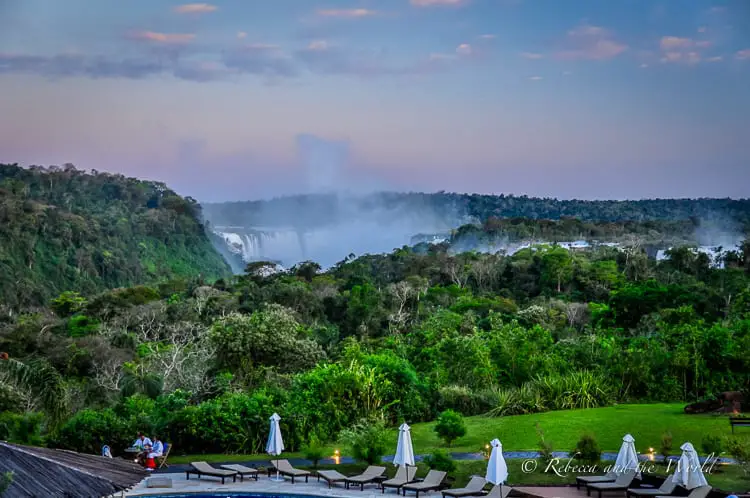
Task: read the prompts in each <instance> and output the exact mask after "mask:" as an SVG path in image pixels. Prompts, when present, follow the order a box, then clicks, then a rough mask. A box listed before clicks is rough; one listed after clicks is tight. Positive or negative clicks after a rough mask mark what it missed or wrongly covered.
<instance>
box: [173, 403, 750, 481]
mask: <svg viewBox="0 0 750 498" xmlns="http://www.w3.org/2000/svg"><path fill="white" fill-rule="evenodd" d="M683 407H684V404H682V403H679V404H638V405H617V406H612V407H607V408H593V409H589V410H568V411H557V412H545V413H536V414H532V415H517V416H510V417H495V418H488V417H481V416H479V417H467V418H466V419H465V420H466V428H467V432H466V436H464V437H462V438H460V439H459V440H457V441H456V442H454V444H453V446H452V447H451V448H446V447H445V446H444V444H443V442H442V441H441V440H439V439H438V437H437V435H436V434H435V433H434V431H433V428H434V426H435V424H434V423H421V424H414V425H413V426H412V428H411V432H412V442H413V444H414V452H415V453H416V454H427V453H431V452H432V451H434V450H435V449H438V448H440V449H448V450H449V451H451V452H470V453H475V452H479V451H481V449H482V448H484V445H485V444H487V443H488V442H489V441H490V440H492V439H494V438H498V439H500V441H502V443H503V450H504V451H506V452H507V451H521V450H532V451H533V450H536V449H537V441H538V437H537V433H536V424H537V423H539V425H540V426H541V427H542V429H543V430H544V433H545V438H546V439H547V441H549V442H551V443H552V445H553V449H554V450H555V451H569V450H571V449H572V448H573V446H575V443H576V442H577V441H578V439H579V438H580V436H581V434H583V433H584V432H590V433H592V434H594V436H595V437H596V439H597V441H598V442H599V446H600V447H601V449H602V450H603V451H610V452H616V451H617V450H619V448H620V444H621V443H622V436H623V435H624V434H626V433H630V434H632V435H633V437H635V441H636V449H637V450H638V451H639V452H641V453H645V452H646V451H647V449H648V448H649V447H653V448H655V449H657V451H658V448H659V446H660V445H661V436H662V434H663V433H665V432H667V431H669V432H671V433H672V436H673V450H672V453H673V454H679V453H680V450H679V447H680V445H681V444H682V443H683V442H685V441H690V442H692V443H693V445H694V446H695V447H696V449H697V450H698V452H699V453H702V451H701V448H700V446H701V441H702V440H703V437H704V436H705V435H708V434H714V435H718V436H725V435H730V434H731V428H730V426H729V422H728V421H727V417H726V416H719V415H685V414H684V412H683ZM745 432H748V433H750V431H743V430H742V429H738V430H737V434H738V436H739V435H741V436H747V435H750V434H747V435H746V434H745ZM392 438H393V450H392V451H395V448H396V440H397V436H396V430H395V429H394V430H393V432H392ZM335 448H338V449H340V451H341V454H342V455H346V454H347V450H346V448H345V447H343V446H341V445H335V444H331V445H329V447H328V451H327V454H329V455H330V454H333V450H334V449H335ZM284 457H285V458H304V455H302V454H301V453H284ZM268 459H269V456H268V455H266V454H260V455H195V456H190V455H188V456H179V454H173V455H171V456H170V458H169V460H170V462H172V463H188V462H190V461H196V460H205V461H208V462H228V461H245V462H248V461H258V460H266V461H267V460H268ZM506 461H507V464H508V470H509V473H510V478H509V482H510V484H513V485H522V484H526V485H529V484H556V483H560V484H565V483H567V482H575V481H574V479H573V478H574V476H568V478H567V479H566V478H561V477H559V476H557V475H555V474H554V473H544V472H542V471H541V470H543V465H542V464H541V463H540V464H539V467H542V469H539V468H538V469H537V471H536V472H532V473H525V472H523V471H522V470H521V465H522V464H523V460H521V459H507V460H506ZM456 465H457V470H456V472H454V473H452V475H453V476H455V478H456V484H457V485H462V484H464V483H465V482H466V481H468V477H469V476H470V475H473V474H480V475H483V474H484V470H485V465H486V464H485V462H483V461H457V462H456ZM334 467H335V468H337V469H339V471H341V472H344V473H347V472H349V471H351V472H352V473H353V472H355V471H357V470H360V469H362V468H363V466H361V465H343V464H342V465H338V466H334ZM321 468H323V467H321ZM657 470H658V466H657ZM663 470H665V468H664V469H663ZM663 470H662V472H663ZM422 472H426V471H425V469H422ZM571 479H573V480H571ZM707 479H708V481H709V483H710V484H711V485H713V486H714V487H716V488H719V489H722V490H725V491H746V490H748V489H750V480H748V479H747V478H746V477H745V476H744V475H743V474H742V471H741V470H740V469H739V468H738V467H736V466H724V467H723V468H722V471H721V472H718V473H714V474H712V475H710V476H707Z"/></svg>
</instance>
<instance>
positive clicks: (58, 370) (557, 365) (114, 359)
mask: <svg viewBox="0 0 750 498" xmlns="http://www.w3.org/2000/svg"><path fill="white" fill-rule="evenodd" d="M6 169H8V168H6ZM11 169H12V168H11ZM4 171H5V170H4ZM21 171H22V172H24V173H23V174H29V175H32V176H33V175H37V176H38V177H39V178H46V179H49V178H52V179H53V180H60V179H62V178H65V179H67V180H66V181H68V182H73V183H74V184H75V185H78V183H85V182H84V180H85V181H86V182H94V184H95V185H99V187H98V188H99V190H102V191H106V192H108V190H107V188H105V186H106V185H110V184H116V185H119V184H120V183H118V182H125V184H126V185H128V182H129V180H126V179H117V178H115V179H109V180H108V181H104V178H102V179H101V180H102V181H101V184H98V183H96V181H98V180H97V179H99V176H98V175H82V174H77V173H75V172H74V171H67V172H66V171H61V172H53V173H49V172H44V173H42V172H36V171H31V172H27V170H21ZM19 174H20V173H19ZM35 178H36V177H35ZM28 182H29V183H30V184H31V185H34V187H33V188H32V189H31V192H42V189H46V190H44V192H47V191H48V190H49V191H50V192H51V193H49V194H44V195H49V196H52V197H53V198H56V197H55V196H56V195H57V194H56V192H57V188H56V187H55V185H54V184H53V185H52V187H49V186H48V185H46V184H45V185H42V184H41V183H39V182H37V183H34V181H32V180H28ZM76 182H78V183H76ZM11 183H12V184H13V185H16V184H15V183H13V182H12V181H10V182H8V181H7V180H6V181H5V183H3V185H5V187H2V188H4V189H10V190H12V189H13V188H16V187H12V188H11V187H8V185H10V184H11ZM21 183H22V184H25V183H24V182H21ZM152 187H153V184H146V185H140V184H139V183H134V184H133V186H132V189H134V192H140V191H141V190H144V189H145V191H146V192H151V191H150V190H149V188H152ZM82 188H83V187H82ZM88 188H92V187H88ZM21 190H23V189H21ZM83 191H84V192H86V189H85V188H84V189H83ZM157 191H159V192H161V193H162V194H165V191H162V190H159V189H157ZM114 192H120V193H122V192H130V190H129V188H125V187H122V189H121V190H117V189H115V190H114ZM18 195H26V194H23V193H20V194H13V196H11V197H10V198H11V199H16V197H17V196H18ZM29 195H32V194H29ZM35 195H36V196H37V197H38V196H40V195H42V194H41V193H37V194H33V195H32V197H34V196H35ZM108 195H109V194H108ZM118 195H119V194H118ZM122 195H124V194H122ZM79 197H80V196H79ZM83 197H84V198H85V196H83ZM167 197H169V198H171V194H170V195H167ZM127 198H128V199H131V200H132V202H133V203H134V204H132V205H131V204H128V202H130V201H127V202H126V201H118V199H120V197H117V196H116V195H114V194H111V196H110V197H108V199H109V200H108V201H107V203H106V205H101V204H96V202H98V201H95V200H93V199H89V200H84V199H83V198H81V199H79V198H78V197H74V198H71V199H70V201H69V205H70V206H69V207H66V209H68V211H70V212H74V211H76V210H83V209H93V210H95V211H97V212H99V213H107V212H109V211H108V209H109V206H120V207H121V208H122V209H125V206H126V205H127V206H129V207H128V209H131V210H132V211H133V212H134V213H135V214H133V213H131V218H128V220H132V219H136V218H137V219H141V218H139V216H144V217H146V218H147V217H148V216H156V217H157V218H159V220H160V222H159V228H156V227H154V228H153V230H163V229H165V228H164V227H165V224H166V225H168V223H167V221H168V220H171V221H174V222H175V223H177V226H182V225H180V222H179V221H177V220H180V219H183V218H179V217H178V218H175V217H174V215H170V214H169V213H168V212H169V211H171V210H172V209H171V208H167V207H164V206H162V207H159V203H158V202H157V204H156V205H155V207H149V202H150V201H149V199H151V197H147V198H146V201H145V202H146V206H145V207H143V206H142V201H143V198H142V197H139V196H138V195H135V193H131V194H129V196H128V197H127ZM157 199H161V200H160V201H159V202H162V201H163V200H165V199H166V198H162V197H159V196H157ZM511 200H512V202H513V203H516V202H518V203H522V201H521V200H519V198H514V199H511ZM511 200H509V199H508V198H505V200H503V202H511ZM34 202H37V201H34ZM55 202H57V201H55ZM60 202H62V201H60ZM175 202H176V201H175ZM523 202H526V201H523ZM550 202H551V203H552V201H550ZM555 202H556V201H555ZM654 202H655V203H656V204H655V206H662V207H663V208H664V209H668V208H669V209H672V208H674V209H678V207H679V206H683V204H681V203H680V202H678V201H674V202H673V203H672V204H670V202H672V201H669V202H667V201H665V203H663V204H660V203H659V202H657V201H654ZM700 202H703V201H699V203H700ZM706 202H708V201H706ZM711 202H714V201H711ZM715 202H718V203H720V204H721V203H724V204H725V206H724V207H725V208H727V209H730V208H731V209H736V210H741V209H742V206H743V205H744V204H742V203H741V202H740V204H732V203H733V202H735V201H715ZM737 202H739V201H737ZM88 203H91V204H90V205H89V204H88ZM122 203H125V204H122ZM171 203H172V201H170V203H168V204H169V205H172V204H171ZM58 204H59V203H58ZM178 204H179V203H178ZM553 204H554V203H552V204H550V206H552V205H553ZM709 204H710V203H709ZM56 205H57V204H56ZM63 205H65V204H64V203H63ZM519 205H520V204H519ZM87 206H88V207H87ZM620 206H621V207H622V208H623V209H625V207H623V206H625V205H620ZM670 206H672V207H671V208H670ZM675 206H678V207H675ZM685 206H688V204H685ZM94 207H95V208H96V209H94ZM600 207H601V206H600ZM693 207H695V206H693ZM488 209H489V208H488ZM549 209H550V210H551V209H552V207H549ZM586 209H589V208H586ZM602 209H604V207H602ZM680 209H682V210H688V211H690V212H691V213H692V214H695V212H697V211H696V210H698V211H700V209H703V208H700V209H698V208H695V209H693V208H689V209H688V208H687V207H684V206H683V207H679V209H678V210H680ZM53 211H57V210H53ZM152 211H153V213H152V214H150V215H149V214H148V213H150V212H152ZM162 211H165V212H164V213H162ZM80 212H81V213H83V212H84V211H80ZM118 212H119V211H118ZM129 212H130V211H129ZM542 212H548V211H542V210H540V211H539V213H542ZM549 212H552V211H549ZM680 212H683V211H680ZM139 213H140V214H139ZM160 213H162V214H160ZM189 213H190V216H189V219H190V220H192V221H191V222H190V223H192V225H191V226H193V227H194V228H196V230H197V232H194V234H195V236H196V237H199V238H200V240H203V241H204V242H206V239H205V238H204V235H202V233H203V232H202V231H201V230H202V229H200V226H199V224H197V222H196V221H195V220H196V213H195V211H189ZM120 214H122V213H120ZM495 214H497V213H495ZM162 215H163V216H167V218H164V219H162V218H160V216H162ZM14 216H15V215H14ZM77 216H78V215H77ZM80 216H83V215H80ZM92 216H93V215H92ZM133 216H135V218H133ZM186 216H187V215H186ZM644 216H645V215H644ZM91 219H95V218H91ZM97 219H98V218H97ZM185 220H187V218H185ZM97 223H100V225H99V226H102V227H104V226H106V227H107V230H115V229H116V228H115V227H116V226H117V224H116V223H115V222H114V221H113V220H109V221H108V222H107V223H106V224H105V223H104V221H101V220H100V221H99V222H97ZM128 223H130V221H128ZM566 223H567V222H566ZM523 224H524V225H526V226H532V225H533V222H531V221H525V222H524V223H523ZM543 225H544V226H548V224H547V223H546V222H545V223H544V224H543ZM13 226H16V225H13ZM185 226H187V225H185ZM519 226H520V224H519ZM540 226H541V225H540ZM183 228H184V227H183ZM3 229H4V228H0V230H3ZM14 230H15V229H14ZM169 230H172V229H171V228H170V229H169ZM14 233H15V232H14ZM50 233H56V232H50ZM134 233H135V232H134ZM138 233H141V232H138ZM154 233H157V232H154ZM158 233H161V234H162V236H164V237H167V239H168V238H169V237H171V235H169V234H168V233H164V232H158ZM170 233H172V232H170ZM191 233H193V232H191ZM121 236H122V234H117V233H115V234H113V235H112V237H113V238H116V241H113V244H115V245H117V244H119V245H118V247H121V248H122V249H123V250H126V249H125V248H126V247H129V246H128V244H129V243H130V242H128V241H130V240H132V239H127V238H125V239H123V240H120V237H121ZM167 239H163V240H167ZM39 240H40V241H44V240H46V239H45V237H42V236H40V238H39ZM185 240H187V239H185ZM196 240H197V239H196ZM7 247H11V250H10V252H12V253H13V254H15V252H13V251H16V249H12V248H13V247H16V246H15V245H13V246H7ZM19 247H20V246H19ZM0 251H2V254H6V253H9V252H8V249H7V248H6V246H5V245H2V247H1V248H0ZM135 259H138V256H137V252H136V257H135ZM1 261H5V260H2V259H0V264H3V263H2V262H1ZM191 266H192V265H191ZM198 266H200V265H198ZM271 266H272V265H270V264H267V263H263V262H259V263H254V264H251V265H248V267H247V268H246V271H245V272H244V273H243V274H241V275H236V276H234V277H231V278H230V277H227V278H223V279H218V280H216V281H215V282H214V283H212V284H210V285H207V284H206V283H205V282H204V281H203V280H202V279H199V278H185V279H174V280H164V281H161V283H159V284H158V285H156V284H152V285H150V286H147V285H135V286H129V287H125V288H116V289H114V290H101V288H102V287H100V286H99V284H97V285H95V286H93V287H87V286H86V285H81V282H80V281H78V280H76V281H68V280H65V281H59V280H56V278H57V277H55V275H54V274H52V276H51V277H50V278H49V279H47V280H48V281H49V287H48V288H46V289H47V290H45V291H44V292H42V293H41V294H40V296H42V295H44V296H48V299H46V301H45V304H46V307H41V306H35V307H22V306H20V305H19V306H15V307H14V308H13V310H14V311H13V312H12V313H3V314H2V315H0V351H3V352H7V353H8V354H9V355H10V360H0V412H8V413H11V414H12V415H11V416H10V417H11V418H8V419H7V421H8V422H7V423H6V424H5V426H6V429H2V428H1V427H2V426H0V430H5V432H6V433H7V434H9V438H10V439H15V440H21V439H31V438H39V437H41V438H44V440H45V441H46V443H47V444H50V445H55V446H61V447H65V448H71V449H77V450H81V451H87V452H94V453H98V452H99V450H100V448H101V445H102V444H109V445H110V446H111V447H112V448H115V451H117V448H121V447H123V446H125V445H128V444H129V443H130V442H131V441H132V439H133V437H134V434H135V433H136V432H137V431H139V430H143V431H148V432H150V433H152V434H157V435H159V436H161V438H162V439H163V440H165V441H168V442H171V443H173V444H175V447H177V448H180V450H181V451H184V452H187V453H252V452H258V451H262V447H263V444H264V442H265V435H266V432H267V426H268V417H270V415H271V414H272V413H274V412H278V413H279V414H281V416H282V421H281V424H282V431H283V432H284V436H285V443H286V446H287V448H289V450H292V451H294V450H296V449H300V448H302V447H303V446H304V447H305V449H306V451H308V452H310V453H311V454H313V453H316V446H317V447H318V448H319V445H321V444H325V443H326V442H329V441H336V440H338V439H339V438H341V437H342V434H343V435H345V436H346V437H345V439H347V441H348V442H349V443H350V446H351V447H352V450H353V451H354V452H356V453H357V455H358V457H359V458H362V459H364V460H367V459H373V458H375V457H376V456H377V454H378V453H381V454H382V451H383V450H382V449H380V448H381V447H380V446H379V436H378V434H380V432H381V429H382V426H381V424H385V425H386V426H387V425H397V424H398V423H401V422H403V421H408V422H409V423H415V422H420V421H430V420H434V419H436V418H438V415H439V414H441V413H442V414H443V415H442V416H440V417H439V423H438V426H439V427H440V432H439V433H440V436H441V437H442V438H443V439H444V440H445V441H446V444H451V443H452V442H453V441H454V440H455V439H456V438H460V437H461V436H462V433H461V426H462V425H463V423H462V422H461V416H468V415H474V414H484V413H489V414H491V415H495V416H502V415H509V414H522V413H535V412H542V411H546V410H559V409H570V408H591V407H598V406H606V405H610V404H612V403H615V402H623V401H657V400H661V401H675V400H684V401H688V400H690V401H693V400H696V399H701V398H703V397H707V396H710V395H712V394H714V393H716V392H719V391H726V390H747V388H748V387H749V386H750V357H748V355H747V354H746V352H747V350H748V349H750V244H747V243H746V244H745V245H743V246H742V248H741V250H740V251H737V252H734V253H731V254H729V255H727V256H726V258H725V261H724V267H723V268H717V267H714V266H712V265H711V264H710V261H709V260H708V259H707V258H706V257H705V256H702V255H700V254H696V253H695V252H693V251H691V250H690V249H688V248H684V247H682V248H677V249H674V250H671V251H670V252H669V253H668V258H667V259H666V260H664V261H655V260H654V259H652V258H649V257H648V255H647V254H646V251H645V250H644V249H643V247H641V246H638V245H637V244H635V245H632V246H626V247H623V248H622V249H617V248H613V247H593V248H590V249H587V250H582V251H569V250H567V249H565V248H562V247H559V246H555V245H542V246H535V247H530V248H526V249H523V250H520V251H517V252H515V253H513V254H478V253H474V252H467V253H459V254H454V253H453V252H452V251H449V250H447V248H446V247H443V246H434V247H430V248H428V249H426V250H416V249H409V248H403V249H399V250H396V251H394V252H393V253H391V254H385V255H377V256H376V255H370V256H363V257H360V258H347V259H346V260H344V261H342V262H340V263H339V264H337V265H335V266H334V267H333V268H331V269H329V270H328V271H325V272H324V271H321V268H320V267H319V266H318V265H316V264H315V263H312V262H305V263H302V264H299V265H297V266H295V267H293V268H291V269H289V270H288V271H283V272H277V273H272V272H269V271H267V270H268V269H269V268H270V267H271ZM125 267H126V268H127V265H126V266H125ZM204 267H205V266H204ZM31 268H32V269H33V268H34V265H32V267H31ZM3 275H5V273H3ZM60 282H63V283H62V284H60ZM99 283H100V284H101V286H106V285H112V286H116V285H122V284H123V281H117V282H115V281H114V280H106V279H105V280H101V279H100V280H99ZM124 283H128V281H127V280H126V281H124ZM11 288H14V287H13V286H11ZM3 291H5V287H3ZM28 413H39V414H41V417H42V418H43V420H42V422H40V423H39V424H38V425H37V426H29V425H28V424H27V425H26V426H23V425H22V424H20V422H19V421H20V420H23V419H24V417H26V418H28V417H29V415H27V414H28ZM19 417H20V418H19ZM3 420H6V419H3ZM28 420H30V421H31V420H36V419H32V418H29V419H28ZM24 423H25V422H24ZM35 427H38V430H37V429H36V428H35ZM32 429H33V430H32ZM345 431H347V432H345ZM532 444H533V443H532Z"/></svg>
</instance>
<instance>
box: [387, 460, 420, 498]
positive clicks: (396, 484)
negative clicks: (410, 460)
mask: <svg viewBox="0 0 750 498" xmlns="http://www.w3.org/2000/svg"><path fill="white" fill-rule="evenodd" d="M415 475H417V467H415V466H411V467H410V466H408V465H400V466H399V468H398V470H397V471H396V475H395V476H394V477H393V479H388V480H387V481H383V482H381V483H380V489H381V492H382V493H385V488H394V489H395V490H396V493H398V490H399V489H401V486H403V485H404V484H409V483H410V482H412V481H413V480H414V476H415Z"/></svg>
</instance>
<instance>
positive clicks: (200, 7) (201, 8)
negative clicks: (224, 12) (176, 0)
mask: <svg viewBox="0 0 750 498" xmlns="http://www.w3.org/2000/svg"><path fill="white" fill-rule="evenodd" d="M216 9H218V7H217V6H216V5H211V4H210V3H186V4H183V5H178V6H177V7H175V8H174V11H175V12H177V13H178V14H206V13H208V12H213V11H215V10H216Z"/></svg>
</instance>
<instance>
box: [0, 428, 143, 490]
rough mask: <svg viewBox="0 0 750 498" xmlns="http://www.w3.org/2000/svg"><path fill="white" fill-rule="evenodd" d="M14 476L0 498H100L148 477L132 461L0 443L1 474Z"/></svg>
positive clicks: (125, 488)
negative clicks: (11, 473) (9, 472)
mask: <svg viewBox="0 0 750 498" xmlns="http://www.w3.org/2000/svg"><path fill="white" fill-rule="evenodd" d="M8 471H11V472H13V483H12V484H11V485H10V487H9V488H8V489H7V490H6V492H5V493H4V494H3V498H32V497H34V498H42V497H44V498H47V497H49V498H57V497H60V498H72V497H80V498H89V497H91V498H101V497H103V496H109V495H111V494H114V493H117V492H119V491H123V490H127V489H129V488H131V487H133V486H134V485H135V484H137V483H139V482H140V481H141V480H143V479H144V477H145V476H146V475H147V474H148V472H146V471H145V470H144V469H143V468H141V467H140V466H138V465H136V464H134V463H133V462H132V461H128V460H123V459H120V458H105V457H101V456H98V455H85V454H83V453H76V452H74V451H66V450H53V449H49V448H37V447H32V446H21V445H17V444H11V443H6V442H4V441H0V473H5V472H8Z"/></svg>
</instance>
